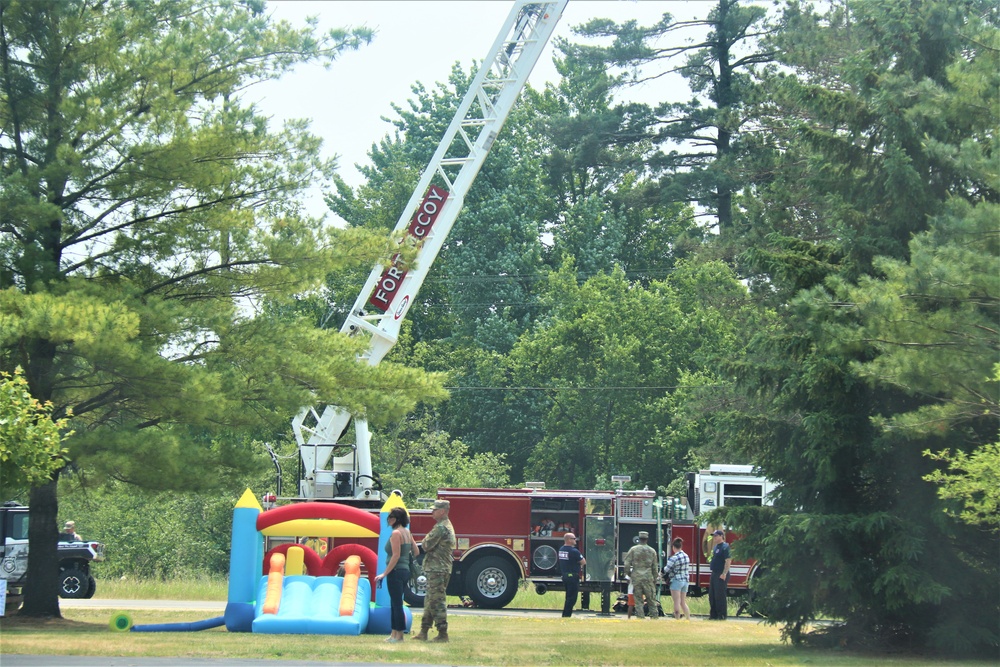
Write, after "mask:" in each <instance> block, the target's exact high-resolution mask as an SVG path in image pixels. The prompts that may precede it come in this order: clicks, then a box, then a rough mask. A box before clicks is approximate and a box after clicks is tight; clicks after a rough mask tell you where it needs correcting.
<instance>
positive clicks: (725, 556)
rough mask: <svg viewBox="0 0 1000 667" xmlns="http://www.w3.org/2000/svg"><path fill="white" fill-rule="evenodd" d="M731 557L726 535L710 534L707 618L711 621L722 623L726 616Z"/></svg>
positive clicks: (721, 532) (722, 533) (717, 532)
mask: <svg viewBox="0 0 1000 667" xmlns="http://www.w3.org/2000/svg"><path fill="white" fill-rule="evenodd" d="M732 562H733V557H732V555H731V554H730V551H729V544H728V543H727V542H726V533H725V532H724V531H722V530H716V531H715V532H713V533H712V563H711V565H710V567H711V570H712V576H711V577H710V578H709V583H708V604H709V614H708V618H709V620H712V621H724V620H726V617H727V616H728V614H727V611H726V589H727V588H729V566H730V565H731V564H732Z"/></svg>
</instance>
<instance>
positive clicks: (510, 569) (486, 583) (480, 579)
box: [465, 556, 517, 609]
mask: <svg viewBox="0 0 1000 667" xmlns="http://www.w3.org/2000/svg"><path fill="white" fill-rule="evenodd" d="M465 592H466V593H467V594H468V595H469V597H470V598H472V601H473V602H475V603H476V606H478V607H482V608H483V609H503V608H504V607H506V606H507V605H508V604H510V601H511V600H513V599H514V596H515V595H516V594H517V570H516V569H515V568H514V565H513V564H512V563H510V561H508V560H507V559H506V558H501V557H500V556H484V557H482V558H480V559H478V560H476V561H474V562H473V563H471V564H470V565H469V566H468V572H467V574H466V575H465Z"/></svg>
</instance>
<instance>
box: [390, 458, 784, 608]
mask: <svg viewBox="0 0 1000 667" xmlns="http://www.w3.org/2000/svg"><path fill="white" fill-rule="evenodd" d="M687 481H688V489H687V496H686V497H685V498H660V497H657V495H656V493H655V492H653V491H627V490H621V489H619V490H612V491H607V490H604V491H601V490H562V489H559V490H556V489H545V488H544V485H542V484H540V483H530V482H529V483H528V485H526V487H525V488H520V489H441V490H439V491H438V494H437V497H438V498H439V499H443V500H448V501H449V502H450V503H451V513H450V518H451V522H452V525H453V526H454V527H455V535H456V537H457V538H458V540H457V545H456V549H455V564H454V570H453V572H452V578H451V581H450V582H449V588H448V593H449V594H450V595H456V596H466V597H469V598H470V599H471V600H472V602H473V603H474V604H475V605H476V606H478V607H485V608H491V609H499V608H502V607H504V606H506V605H507V604H509V603H510V601H511V600H512V599H513V598H514V595H515V594H516V593H517V588H518V585H519V584H520V583H521V582H525V583H526V585H530V586H533V587H534V590H535V592H537V593H539V594H544V593H545V592H546V591H549V590H562V579H561V576H560V573H559V567H558V560H557V554H558V551H559V547H560V546H562V544H563V536H564V535H565V534H566V533H567V532H572V533H574V534H576V535H577V537H578V547H579V548H580V550H581V551H582V552H583V554H584V556H585V557H586V559H587V565H586V567H585V568H584V581H583V582H582V583H581V587H580V590H581V591H582V592H584V593H597V594H600V595H602V603H601V604H602V608H604V607H605V606H606V604H607V600H608V598H607V596H609V595H610V594H611V593H612V592H617V593H621V592H624V591H625V590H626V589H627V587H628V581H627V579H626V578H625V571H624V566H623V565H622V563H623V560H624V557H625V554H626V553H627V552H628V550H629V549H631V548H632V547H633V546H634V545H635V544H638V539H639V537H638V536H639V532H640V531H646V532H648V533H649V536H650V537H649V544H650V546H652V547H653V548H654V549H656V550H657V552H658V553H659V555H660V559H661V567H662V562H664V561H665V559H666V558H667V556H669V555H670V549H669V545H670V542H671V541H672V540H673V539H674V538H675V537H680V538H683V540H684V547H683V548H684V551H685V552H686V553H687V554H688V557H689V558H690V559H691V568H690V569H691V574H690V577H691V578H690V584H689V589H688V594H689V595H692V596H699V595H703V594H705V593H707V592H708V584H709V578H710V572H709V560H710V558H711V549H710V543H711V540H710V539H706V538H707V536H708V535H710V534H711V532H712V531H713V530H715V529H716V528H719V526H714V525H707V524H704V523H700V522H699V520H698V517H699V515H701V514H702V512H703V511H705V510H708V509H716V508H717V507H724V506H726V505H751V504H752V505H765V504H768V503H769V502H770V501H769V498H768V496H769V494H770V493H771V492H772V491H774V485H773V484H772V483H771V482H770V481H769V480H767V479H766V478H765V477H763V476H760V475H759V474H757V473H756V471H755V470H754V468H753V466H734V465H712V466H710V467H709V469H708V470H702V471H699V472H697V473H690V474H689V475H688V476H687ZM433 525H434V520H433V519H432V518H431V517H430V515H429V512H428V511H426V510H413V511H411V523H410V529H411V531H412V532H413V535H414V537H415V538H416V539H417V540H420V539H422V538H423V536H424V535H426V533H427V532H428V531H430V529H431V527H433ZM735 539H736V536H734V535H733V534H732V533H729V532H727V537H726V540H727V541H729V542H732V541H734V540H735ZM756 568H757V564H756V563H755V562H754V561H745V562H739V561H734V562H733V564H732V566H731V568H730V573H731V577H730V582H729V595H731V596H738V595H743V594H745V593H747V592H748V591H749V586H750V581H751V580H752V578H753V575H754V573H755V571H756ZM406 599H407V602H409V604H410V605H411V606H422V604H423V590H422V586H421V585H420V583H419V582H411V584H410V589H409V590H408V591H406Z"/></svg>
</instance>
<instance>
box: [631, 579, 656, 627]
mask: <svg viewBox="0 0 1000 667" xmlns="http://www.w3.org/2000/svg"><path fill="white" fill-rule="evenodd" d="M632 592H633V593H634V594H635V615H636V616H638V617H639V618H645V617H646V611H645V609H643V605H642V596H643V595H645V596H646V603H647V604H649V615H650V616H651V617H653V618H654V619H655V618H659V617H660V598H659V595H658V594H657V590H656V582H655V581H653V580H652V579H633V580H632Z"/></svg>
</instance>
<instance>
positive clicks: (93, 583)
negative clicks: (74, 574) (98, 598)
mask: <svg viewBox="0 0 1000 667" xmlns="http://www.w3.org/2000/svg"><path fill="white" fill-rule="evenodd" d="M87 584H88V588H87V594H86V595H84V596H83V597H85V598H87V599H88V600H89V599H90V598H92V597H94V593H96V592H97V580H96V579H94V575H92V574H88V575H87Z"/></svg>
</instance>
